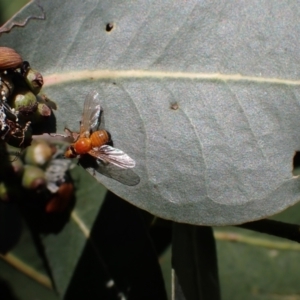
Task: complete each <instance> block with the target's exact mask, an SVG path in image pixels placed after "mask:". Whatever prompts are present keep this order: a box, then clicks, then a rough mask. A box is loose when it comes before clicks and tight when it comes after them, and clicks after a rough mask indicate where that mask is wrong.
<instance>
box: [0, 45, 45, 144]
mask: <svg viewBox="0 0 300 300" xmlns="http://www.w3.org/2000/svg"><path fill="white" fill-rule="evenodd" d="M42 86H43V76H42V75H41V74H40V73H39V72H38V71H36V70H34V69H32V68H31V66H30V64H29V63H28V62H26V61H23V59H22V57H21V56H20V55H19V54H18V53H17V52H16V51H15V50H14V49H12V48H8V47H0V138H1V139H2V140H4V141H6V142H7V143H9V144H11V145H14V146H17V147H20V146H22V145H23V144H25V143H24V142H26V141H30V140H31V131H32V128H31V126H34V125H35V124H36V123H38V122H41V121H43V120H45V118H47V117H49V116H50V115H51V109H50V108H49V107H48V106H47V105H46V104H45V103H44V101H43V99H42V98H43V96H39V95H38V94H39V93H40V91H41V88H42Z"/></svg>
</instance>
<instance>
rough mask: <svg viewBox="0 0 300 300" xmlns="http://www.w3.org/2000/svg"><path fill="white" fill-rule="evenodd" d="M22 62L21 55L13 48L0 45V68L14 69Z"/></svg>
mask: <svg viewBox="0 0 300 300" xmlns="http://www.w3.org/2000/svg"><path fill="white" fill-rule="evenodd" d="M22 62H23V59H22V57H21V56H20V54H18V53H17V52H16V51H15V50H14V49H12V48H8V47H0V70H7V69H16V68H18V67H20V66H21V65H22Z"/></svg>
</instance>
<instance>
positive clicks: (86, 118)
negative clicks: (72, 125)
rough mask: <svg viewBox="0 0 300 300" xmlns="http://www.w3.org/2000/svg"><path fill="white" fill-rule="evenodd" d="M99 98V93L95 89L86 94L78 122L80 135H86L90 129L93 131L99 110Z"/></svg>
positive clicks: (97, 121)
mask: <svg viewBox="0 0 300 300" xmlns="http://www.w3.org/2000/svg"><path fill="white" fill-rule="evenodd" d="M99 98H100V97H99V93H98V92H96V91H93V92H90V93H89V94H88V95H87V96H86V98H85V100H84V105H83V112H82V117H81V122H80V135H82V134H86V135H88V134H89V132H90V130H92V131H93V130H95V128H97V126H98V124H99V117H100V111H101V106H100V99H99Z"/></svg>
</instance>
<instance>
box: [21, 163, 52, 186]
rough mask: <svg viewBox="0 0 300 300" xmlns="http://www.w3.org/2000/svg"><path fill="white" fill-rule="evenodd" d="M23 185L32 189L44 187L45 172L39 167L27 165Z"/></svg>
mask: <svg viewBox="0 0 300 300" xmlns="http://www.w3.org/2000/svg"><path fill="white" fill-rule="evenodd" d="M22 186H23V187H24V188H25V189H30V190H37V189H41V188H44V187H45V186H46V178H45V172H44V171H43V170H42V169H40V168H38V167H35V166H31V165H25V166H24V173H23V177H22Z"/></svg>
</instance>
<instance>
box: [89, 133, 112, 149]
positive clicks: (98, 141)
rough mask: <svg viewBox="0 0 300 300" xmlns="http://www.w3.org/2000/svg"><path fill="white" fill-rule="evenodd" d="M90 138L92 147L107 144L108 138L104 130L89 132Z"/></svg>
mask: <svg viewBox="0 0 300 300" xmlns="http://www.w3.org/2000/svg"><path fill="white" fill-rule="evenodd" d="M90 140H91V143H92V148H94V147H101V146H103V145H105V144H107V143H108V142H109V140H110V138H109V135H108V132H107V131H106V130H98V131H95V132H93V133H92V134H91V136H90Z"/></svg>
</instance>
